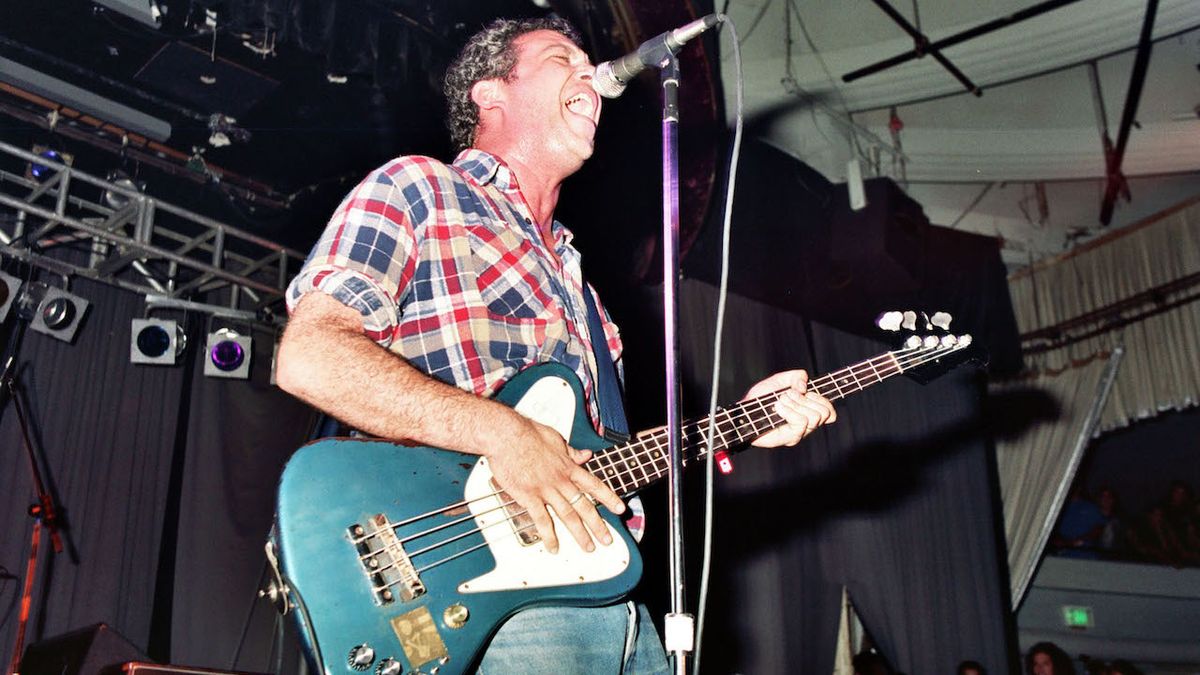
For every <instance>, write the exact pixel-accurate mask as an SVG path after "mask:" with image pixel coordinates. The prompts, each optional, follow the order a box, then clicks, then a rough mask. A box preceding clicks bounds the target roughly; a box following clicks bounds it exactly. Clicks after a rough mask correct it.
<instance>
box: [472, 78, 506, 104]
mask: <svg viewBox="0 0 1200 675" xmlns="http://www.w3.org/2000/svg"><path fill="white" fill-rule="evenodd" d="M471 100H472V101H474V102H475V105H477V106H479V109H480V110H491V109H493V108H496V107H498V106H499V105H500V103H501V102H503V100H504V91H503V87H501V86H500V80H499V79H491V80H480V81H478V82H476V83H475V84H473V85H471Z"/></svg>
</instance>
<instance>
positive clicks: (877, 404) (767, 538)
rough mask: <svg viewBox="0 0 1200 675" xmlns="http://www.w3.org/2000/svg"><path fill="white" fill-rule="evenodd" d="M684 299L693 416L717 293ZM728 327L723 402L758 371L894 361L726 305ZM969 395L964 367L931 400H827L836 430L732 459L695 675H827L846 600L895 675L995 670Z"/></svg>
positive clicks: (875, 392) (983, 502) (688, 291)
mask: <svg viewBox="0 0 1200 675" xmlns="http://www.w3.org/2000/svg"><path fill="white" fill-rule="evenodd" d="M682 297H683V301H682V305H681V315H682V317H681V322H682V324H683V325H685V326H688V330H687V331H685V334H684V338H683V339H684V341H685V342H684V345H683V348H682V350H683V352H684V354H685V356H684V359H685V364H686V366H685V373H687V375H686V377H687V380H688V390H689V391H690V392H691V395H689V396H688V399H689V401H690V405H691V406H692V407H697V406H703V405H705V404H706V402H707V392H708V390H709V379H710V374H709V372H710V371H709V368H710V361H711V354H712V349H713V345H712V336H711V333H712V330H711V326H712V325H713V321H714V311H713V310H714V308H715V289H714V288H713V287H711V286H709V285H707V284H704V283H701V282H694V281H689V282H686V283H685V285H684V291H683V296H682ZM727 311H728V315H727V327H726V332H725V334H726V338H725V343H724V348H723V352H724V354H725V358H724V363H723V364H722V377H721V384H720V391H719V393H720V400H721V401H722V402H728V401H732V400H736V399H737V398H739V397H740V396H741V395H742V394H743V393H744V392H745V390H746V389H747V388H748V387H749V386H750V385H751V384H752V383H753V382H755V381H757V380H758V379H760V378H761V377H763V376H764V375H765V374H768V373H771V372H775V371H778V370H783V369H787V368H795V367H804V368H807V369H808V370H809V371H810V372H812V373H818V374H819V373H823V372H829V371H831V370H836V369H838V368H841V367H843V366H845V365H849V364H851V363H855V362H858V361H861V360H863V359H866V358H868V357H871V356H874V355H875V354H877V353H880V352H883V351H887V350H888V349H890V348H892V346H890V345H886V344H884V343H882V342H874V341H871V340H867V339H865V338H862V337H857V336H852V335H849V334H846V333H843V332H841V331H838V330H836V329H833V328H829V327H826V326H823V325H821V324H817V323H812V322H808V321H806V320H805V319H803V318H802V317H799V316H796V315H793V314H789V313H787V312H784V311H782V310H779V309H776V308H773V307H769V306H767V305H764V304H762V303H758V302H755V301H751V300H746V299H744V298H739V297H737V296H731V298H730V303H729V308H728V310H727ZM979 392H980V390H979V386H978V382H977V373H976V372H975V371H973V370H972V369H971V368H969V367H964V368H960V369H958V370H954V371H951V372H950V373H949V374H947V375H945V376H943V377H941V378H940V379H937V380H934V381H933V382H932V383H930V384H928V385H921V384H918V383H916V382H914V381H912V380H909V379H907V378H903V377H901V378H895V379H893V380H890V381H888V382H884V383H882V384H880V385H879V386H877V387H873V388H871V389H868V390H866V391H864V392H861V393H859V394H855V395H852V396H850V397H848V398H847V399H844V400H842V401H839V402H838V403H837V408H838V414H839V420H838V422H837V423H836V424H834V425H832V426H830V427H827V428H826V429H824V430H822V431H819V432H817V433H816V434H814V435H813V436H811V437H809V438H808V439H806V440H805V441H803V442H802V443H801V445H800V446H798V447H796V448H792V449H779V450H767V451H763V450H758V451H750V452H747V453H743V454H740V455H738V456H737V457H735V458H734V464H735V469H734V472H733V473H732V474H731V475H729V476H719V477H718V479H717V480H718V485H717V488H718V490H717V491H718V496H717V499H718V501H717V506H716V511H717V518H716V533H717V534H716V535H715V536H716V551H717V554H716V560H717V563H716V567H715V569H714V577H713V584H712V591H711V600H710V602H711V603H712V610H711V613H710V617H709V622H708V626H707V627H706V639H705V647H704V665H705V670H706V671H707V672H713V673H720V672H755V673H758V672H762V673H783V672H803V673H820V672H831V670H832V667H833V657H834V645H835V637H836V635H837V619H838V616H839V609H840V600H841V590H842V588H843V587H845V588H846V589H847V590H848V592H849V596H850V599H851V602H852V603H853V604H854V606H855V608H856V610H857V611H858V613H859V615H860V616H861V618H862V620H863V622H864V624H865V626H866V628H867V630H868V632H869V633H870V635H871V636H872V637H873V639H874V640H875V642H876V644H877V645H878V646H879V648H880V649H881V651H882V652H883V654H884V655H885V656H886V657H887V658H888V659H889V660H890V661H891V662H892V664H893V665H894V666H895V667H896V668H898V669H899V670H901V671H903V672H906V673H939V672H940V673H946V672H953V669H954V667H955V666H956V665H957V664H958V662H959V661H961V660H963V659H975V660H978V661H980V662H982V663H983V664H984V665H985V666H986V667H987V668H988V669H989V671H990V672H997V673H1001V672H1008V671H1009V666H1010V664H1009V661H1008V656H1007V654H1006V644H1007V642H1008V634H1007V632H1006V624H1007V621H1008V618H1007V615H1006V610H1005V598H1006V596H1005V593H1004V589H1005V585H1004V583H1003V575H1004V570H1003V569H1001V567H1000V565H1002V563H1001V562H1000V561H1001V560H1002V556H1001V553H1002V551H1001V550H1000V549H999V548H998V546H997V541H998V540H997V534H996V533H997V530H996V520H995V510H994V501H993V495H994V489H993V485H994V479H993V478H991V476H993V475H994V472H993V471H992V470H991V469H990V465H989V460H988V455H987V453H988V445H987V443H986V441H985V437H984V431H983V429H982V423H981V418H980V415H981V413H980V407H979V404H980V393H979ZM696 510H697V511H698V509H696ZM696 517H698V514H697V516H696ZM696 541H697V542H698V539H697V540H696ZM692 556H693V557H695V558H698V557H699V553H698V551H697V550H696V549H693V550H692Z"/></svg>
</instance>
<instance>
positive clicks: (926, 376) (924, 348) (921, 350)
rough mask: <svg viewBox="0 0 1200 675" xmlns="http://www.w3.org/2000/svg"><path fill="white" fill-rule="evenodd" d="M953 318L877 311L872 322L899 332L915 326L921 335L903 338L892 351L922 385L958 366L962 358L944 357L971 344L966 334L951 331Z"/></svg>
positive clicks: (890, 330) (942, 313)
mask: <svg viewBox="0 0 1200 675" xmlns="http://www.w3.org/2000/svg"><path fill="white" fill-rule="evenodd" d="M951 321H953V317H951V316H950V315H949V314H948V313H946V312H934V313H933V314H932V315H929V314H926V313H925V312H915V311H912V310H909V311H890V312H884V313H883V314H880V315H879V317H878V318H877V319H876V320H875V325H876V326H878V327H879V328H880V329H881V330H885V331H889V332H895V333H899V332H901V329H903V330H904V331H915V330H917V328H918V326H920V327H921V328H922V329H923V331H924V332H923V333H922V334H912V335H909V336H908V337H907V338H905V339H904V342H903V346H902V347H901V348H900V349H897V350H895V351H894V352H892V354H893V355H894V356H895V357H896V360H897V362H898V363H899V364H900V367H901V368H902V369H903V370H904V373H905V374H906V375H908V376H909V377H911V378H913V379H915V380H917V381H918V382H921V383H922V384H924V383H927V382H929V381H930V380H932V379H934V378H936V377H938V376H940V375H942V374H944V373H945V372H946V371H947V370H949V369H950V368H952V367H954V366H956V365H958V364H959V363H960V362H961V360H962V359H960V358H953V359H951V358H947V357H949V356H950V355H951V354H960V355H961V354H962V353H963V352H965V351H966V349H967V348H968V347H970V346H971V336H970V335H969V334H965V333H964V334H961V335H955V334H952V333H950V322H951Z"/></svg>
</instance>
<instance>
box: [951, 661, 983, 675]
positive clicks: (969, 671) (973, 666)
mask: <svg viewBox="0 0 1200 675" xmlns="http://www.w3.org/2000/svg"><path fill="white" fill-rule="evenodd" d="M957 675H987V669H986V668H984V667H983V664H981V663H979V662H978V661H963V662H962V663H960V664H958V674H957Z"/></svg>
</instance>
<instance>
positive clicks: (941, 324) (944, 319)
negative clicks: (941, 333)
mask: <svg viewBox="0 0 1200 675" xmlns="http://www.w3.org/2000/svg"><path fill="white" fill-rule="evenodd" d="M953 320H954V317H952V316H950V314H949V313H947V312H934V313H933V318H931V319H930V320H929V323H931V324H933V325H935V326H937V327H938V328H941V329H942V330H950V322H951V321H953Z"/></svg>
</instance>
